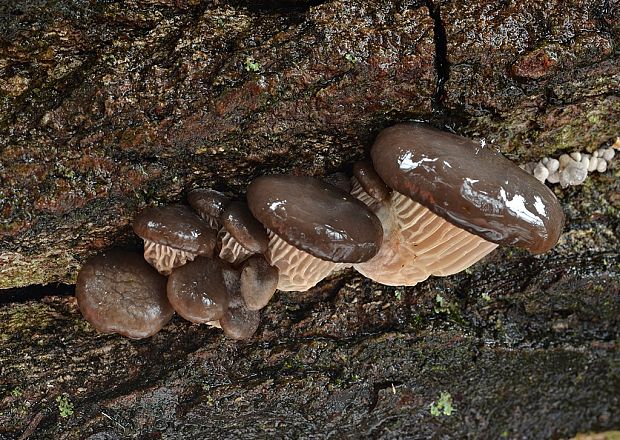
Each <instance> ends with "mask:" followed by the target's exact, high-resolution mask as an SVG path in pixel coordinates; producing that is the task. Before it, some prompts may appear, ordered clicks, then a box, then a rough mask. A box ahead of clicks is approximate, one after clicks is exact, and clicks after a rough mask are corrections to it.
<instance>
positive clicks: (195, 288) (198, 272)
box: [167, 257, 229, 324]
mask: <svg viewBox="0 0 620 440" xmlns="http://www.w3.org/2000/svg"><path fill="white" fill-rule="evenodd" d="M224 264H225V263H223V262H222V261H220V260H219V259H217V258H213V259H212V258H206V257H198V258H197V259H196V260H194V261H192V262H191V263H188V264H186V265H185V266H181V267H179V268H178V269H175V270H174V271H173V272H172V274H171V275H170V276H169V277H168V286H167V292H168V300H169V301H170V304H172V307H173V308H174V310H176V311H177V313H178V314H179V315H181V316H182V317H183V318H185V319H187V320H188V321H191V322H194V323H199V324H202V323H205V322H209V321H216V320H218V319H220V318H221V317H222V316H223V315H224V312H225V311H226V308H227V307H228V296H229V295H228V291H227V286H226V283H225V281H224V276H223V274H222V271H223V266H224Z"/></svg>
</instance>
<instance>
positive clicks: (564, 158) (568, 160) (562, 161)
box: [559, 154, 574, 168]
mask: <svg viewBox="0 0 620 440" xmlns="http://www.w3.org/2000/svg"><path fill="white" fill-rule="evenodd" d="M559 161H560V168H566V167H567V166H568V164H569V163H571V162H574V161H573V159H572V158H571V157H570V156H569V155H568V154H563V155H561V156H560V159H559Z"/></svg>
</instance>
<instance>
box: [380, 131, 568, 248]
mask: <svg viewBox="0 0 620 440" xmlns="http://www.w3.org/2000/svg"><path fill="white" fill-rule="evenodd" d="M371 156H372V161H373V165H374V168H375V170H376V171H377V174H379V176H380V177H381V178H382V179H383V181H384V182H385V183H386V184H387V185H388V186H389V187H390V188H392V189H394V190H396V191H398V192H399V193H401V194H404V195H406V196H408V197H410V198H412V199H413V200H416V201H418V202H419V203H421V204H422V205H424V206H425V207H427V208H428V209H430V210H431V211H432V212H434V213H435V214H437V215H439V216H440V217H443V218H444V219H446V220H447V221H449V222H451V223H452V224H454V225H456V226H458V227H460V228H463V229H465V230H467V231H469V232H471V233H473V234H476V235H478V236H480V237H482V238H484V239H485V240H488V241H490V242H493V243H499V244H508V245H517V246H519V247H523V248H525V249H528V250H530V251H531V252H533V253H540V252H545V251H547V250H549V249H551V248H552V247H553V246H554V245H555V243H556V242H557V240H558V238H559V236H560V233H561V231H562V225H563V223H564V215H563V213H562V208H561V206H560V204H559V203H558V201H557V199H556V198H555V196H554V194H553V192H551V190H550V189H549V188H547V187H546V186H545V185H543V184H541V183H540V182H539V181H538V180H536V179H535V178H534V177H533V176H530V175H529V174H527V173H526V172H525V171H523V170H521V169H520V168H519V167H518V166H517V165H515V164H514V163H512V162H510V161H509V160H508V159H505V158H504V157H503V156H502V155H501V154H499V153H497V152H495V151H494V150H492V149H491V148H488V147H483V146H481V145H479V144H478V143H476V142H474V141H472V140H470V139H467V138H464V137H461V136H457V135H454V134H451V133H446V132H443V131H440V130H437V129H434V128H432V127H430V126H428V125H425V124H421V123H416V124H399V125H395V126H393V127H389V128H386V129H385V130H383V131H382V132H381V133H380V134H379V136H378V137H377V139H376V141H375V143H374V145H373V147H372V150H371Z"/></svg>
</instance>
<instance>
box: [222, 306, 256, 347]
mask: <svg viewBox="0 0 620 440" xmlns="http://www.w3.org/2000/svg"><path fill="white" fill-rule="evenodd" d="M259 324H260V313H259V312H256V311H252V310H249V309H247V308H245V307H235V308H233V307H231V308H229V309H228V310H227V311H226V313H224V316H223V317H222V319H220V325H221V326H222V330H224V334H225V335H226V336H228V337H229V338H232V339H236V340H241V339H250V338H251V337H252V335H253V334H254V333H256V329H258V325H259Z"/></svg>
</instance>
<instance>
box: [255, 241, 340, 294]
mask: <svg viewBox="0 0 620 440" xmlns="http://www.w3.org/2000/svg"><path fill="white" fill-rule="evenodd" d="M267 233H268V234H269V248H268V250H267V255H266V257H267V261H268V262H269V264H270V265H272V266H276V267H277V268H278V271H279V279H278V287H277V288H278V289H279V290H284V291H298V292H304V291H306V290H308V289H310V288H312V287H314V286H315V285H316V284H317V283H319V282H320V281H321V280H323V279H324V278H325V277H327V276H328V275H329V274H331V273H332V272H334V271H336V270H340V269H345V268H347V267H351V264H348V263H333V262H331V261H325V260H321V259H320V258H317V257H315V256H313V255H310V254H309V253H307V252H304V251H302V250H300V249H297V248H295V247H293V246H291V245H290V244H288V243H287V242H286V241H284V240H283V239H281V238H280V237H279V236H278V235H276V234H274V233H273V232H272V231H271V230H269V229H268V230H267Z"/></svg>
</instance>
